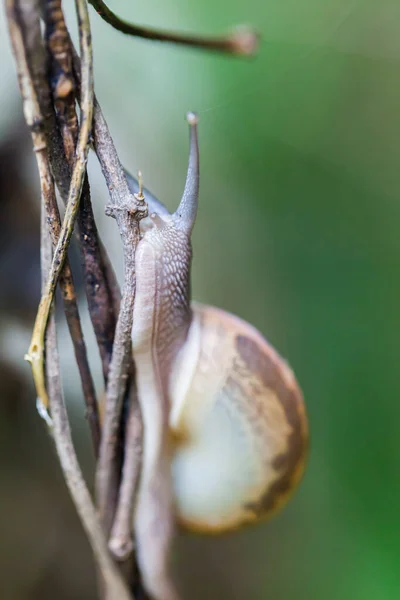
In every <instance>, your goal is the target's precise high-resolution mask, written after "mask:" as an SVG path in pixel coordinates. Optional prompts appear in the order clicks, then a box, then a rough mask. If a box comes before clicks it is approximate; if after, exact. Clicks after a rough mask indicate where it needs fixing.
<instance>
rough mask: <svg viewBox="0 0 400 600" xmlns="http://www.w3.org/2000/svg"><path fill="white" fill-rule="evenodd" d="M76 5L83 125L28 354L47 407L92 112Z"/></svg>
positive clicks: (85, 31) (83, 16)
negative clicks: (58, 295) (60, 290)
mask: <svg viewBox="0 0 400 600" xmlns="http://www.w3.org/2000/svg"><path fill="white" fill-rule="evenodd" d="M76 6H77V12H78V20H79V30H80V36H79V38H80V47H81V54H82V86H81V89H82V108H81V111H82V115H81V128H80V132H79V141H78V146H77V151H76V161H75V165H74V170H73V173H72V178H71V186H70V191H69V196H68V202H67V207H66V211H65V217H64V221H63V224H62V228H61V232H60V237H59V239H58V242H57V246H56V248H55V250H54V256H53V262H52V266H51V269H50V272H49V278H48V281H47V284H46V286H45V289H44V292H43V294H42V298H41V301H40V304H39V309H38V314H37V317H36V321H35V325H34V329H33V334H32V340H31V344H30V347H29V350H28V353H27V357H26V358H27V360H29V362H30V363H31V365H32V373H33V378H34V381H35V386H36V392H37V395H38V398H39V400H40V402H41V403H42V405H43V406H44V407H45V408H46V409H47V407H48V395H47V391H46V385H45V378H44V335H45V331H46V326H47V320H48V317H49V313H50V308H51V304H52V301H53V297H54V293H55V289H56V285H57V282H58V278H59V276H60V273H61V270H62V268H63V266H64V261H65V257H66V254H67V250H68V246H69V242H70V239H71V236H72V233H73V229H74V224H75V218H76V214H77V211H78V208H79V200H80V195H81V190H82V184H83V179H84V175H85V172H86V161H87V154H88V142H89V134H90V129H91V124H92V114H93V61H92V46H91V38H90V23H89V16H88V13H87V5H86V2H85V0H76Z"/></svg>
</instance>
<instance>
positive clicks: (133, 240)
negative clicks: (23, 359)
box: [73, 53, 147, 533]
mask: <svg viewBox="0 0 400 600" xmlns="http://www.w3.org/2000/svg"><path fill="white" fill-rule="evenodd" d="M73 64H74V73H75V78H76V81H77V83H78V85H79V81H80V80H79V71H80V69H79V58H78V57H77V55H76V53H74V61H73ZM93 145H94V149H95V152H96V154H97V157H98V159H99V162H100V166H101V169H102V172H103V175H104V178H105V180H106V184H107V188H108V190H109V194H110V200H111V203H110V205H109V206H108V207H107V209H106V213H107V214H108V215H109V216H113V217H115V219H116V221H117V225H118V229H119V232H120V235H121V239H122V244H123V251H124V288H123V294H122V299H121V306H120V312H119V316H118V321H117V327H116V331H115V338H114V346H113V354H112V359H111V364H110V371H109V378H108V385H107V398H106V402H105V409H104V421H103V430H102V439H101V444H100V454H99V460H98V464H97V471H96V499H97V505H98V509H99V512H100V516H101V519H102V523H103V526H104V528H105V530H106V532H107V533H108V532H110V529H111V526H112V523H113V520H114V509H115V501H116V494H117V486H118V482H117V472H116V471H117V469H116V460H117V455H118V432H119V428H120V420H121V410H122V402H123V398H124V394H125V392H126V385H127V379H128V376H129V371H130V366H131V364H132V350H131V347H132V345H131V334H132V325H133V306H134V301H135V292H136V279H135V253H136V246H137V244H138V242H139V239H140V233H139V221H140V219H142V218H144V217H146V216H147V205H146V204H145V202H144V198H143V197H141V196H140V195H139V194H132V193H131V192H130V190H129V186H128V182H127V180H126V176H125V172H124V169H123V167H122V165H121V162H120V160H119V157H118V154H117V151H116V149H115V145H114V142H113V139H112V137H111V135H110V132H109V130H108V126H107V123H106V121H105V119H104V116H103V113H102V111H101V109H100V106H99V104H98V103H97V101H96V98H95V101H94V118H93Z"/></svg>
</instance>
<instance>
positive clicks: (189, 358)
mask: <svg viewBox="0 0 400 600" xmlns="http://www.w3.org/2000/svg"><path fill="white" fill-rule="evenodd" d="M188 121H189V125H190V154H189V166H188V173H187V178H186V185H185V190H184V194H183V197H182V200H181V202H180V204H179V206H178V209H177V210H176V212H175V213H173V214H169V212H168V211H167V209H166V208H165V207H164V206H163V205H162V204H161V203H160V202H159V201H158V200H157V199H155V198H154V197H153V196H152V195H151V194H150V193H149V192H147V191H146V194H145V198H146V202H147V203H148V207H149V217H148V218H146V219H144V220H143V221H141V240H140V242H139V244H138V247H137V250H136V259H135V270H136V299H135V307H134V318H133V323H134V325H133V334H132V342H133V357H134V361H135V365H136V380H137V389H138V398H139V403H140V408H141V412H142V418H143V425H144V428H143V429H144V440H143V459H142V472H141V477H140V484H139V490H138V497H137V506H136V511H135V519H134V528H135V537H136V542H137V550H138V560H139V566H140V569H141V572H142V576H143V580H144V583H145V586H146V589H147V591H148V592H149V593H150V595H151V596H153V597H154V598H155V599H157V600H173V599H175V598H176V597H177V595H176V593H175V591H174V589H173V588H172V587H171V583H170V580H169V578H168V575H167V573H168V566H167V560H168V553H169V545H170V541H171V538H172V535H173V530H174V526H175V521H177V522H178V523H180V525H181V526H183V527H185V528H187V529H190V530H194V531H198V532H202V533H219V532H223V531H229V530H233V529H237V528H239V527H241V526H243V525H245V524H247V523H251V522H256V521H259V520H260V519H263V518H266V517H268V516H270V515H271V514H273V513H274V512H275V511H276V510H277V509H279V508H280V507H282V506H283V505H284V504H285V502H286V501H287V500H288V498H289V497H290V495H291V493H292V492H293V490H294V489H295V488H296V486H297V484H298V482H299V480H300V478H301V475H302V473H303V470H304V465H305V457H306V453H307V445H308V430H307V420H306V415H305V408H304V402H303V397H302V394H301V391H300V389H299V387H298V384H297V382H296V380H295V377H294V375H293V372H292V371H291V369H290V368H289V366H288V365H287V363H286V362H285V361H284V360H283V359H282V358H281V357H280V356H279V355H278V353H277V352H276V351H275V350H274V349H273V348H272V346H271V345H270V344H269V343H268V342H267V341H266V340H265V339H264V338H263V336H262V335H261V334H260V333H259V332H258V331H257V330H256V329H255V328H254V327H252V326H251V325H249V324H248V323H246V322H245V321H243V320H241V319H239V318H238V317H235V316H234V315H231V314H229V313H227V312H225V311H223V310H220V309H217V308H214V307H211V306H205V305H202V304H198V303H191V301H190V267H191V258H192V251H191V241H190V238H191V232H192V229H193V226H194V222H195V219H196V213H197V203H198V189H199V154H198V141H197V117H196V116H195V115H193V114H190V115H188ZM127 177H128V183H129V186H130V189H131V191H132V192H133V193H136V194H137V193H138V191H139V193H141V190H138V184H137V182H136V181H135V180H134V179H133V178H131V177H130V176H129V174H127ZM149 557H150V558H149Z"/></svg>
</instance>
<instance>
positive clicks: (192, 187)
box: [174, 112, 200, 232]
mask: <svg viewBox="0 0 400 600" xmlns="http://www.w3.org/2000/svg"><path fill="white" fill-rule="evenodd" d="M186 120H187V122H188V123H189V128H190V149H189V164H188V169H187V175H186V183H185V189H184V192H183V195H182V200H181V202H180V204H179V206H178V208H177V210H176V212H175V213H174V219H175V222H176V224H177V226H179V227H181V228H182V229H184V230H185V231H187V232H190V231H191V230H192V229H193V225H194V222H195V220H196V215H197V206H198V202H199V177H200V163H199V141H198V135H197V124H198V122H199V118H198V115H197V114H196V113H194V112H189V113H187V115H186Z"/></svg>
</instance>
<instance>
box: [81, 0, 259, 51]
mask: <svg viewBox="0 0 400 600" xmlns="http://www.w3.org/2000/svg"><path fill="white" fill-rule="evenodd" d="M89 2H90V4H91V5H92V6H93V8H94V9H95V10H96V12H97V13H98V14H99V15H100V16H101V17H102V18H103V19H104V20H105V21H106V22H107V23H108V24H109V25H111V26H112V27H114V29H117V30H118V31H121V32H122V33H125V34H127V35H133V36H135V37H140V38H144V39H147V40H153V41H157V42H169V43H172V44H180V45H182V46H189V47H193V48H202V49H203V50H211V51H213V52H224V53H226V54H234V55H237V56H251V55H253V54H254V53H255V51H256V50H257V46H258V35H257V33H256V32H255V31H254V30H253V29H252V28H251V27H247V26H244V25H241V26H239V27H237V28H236V29H235V30H234V31H233V32H232V33H231V34H229V35H226V36H221V37H208V38H207V37H202V36H198V35H188V34H187V35H185V34H182V33H174V32H171V31H158V30H156V29H150V28H149V27H140V26H139V25H135V24H133V23H128V22H127V21H123V20H122V19H120V18H119V17H118V16H117V15H116V14H115V13H113V12H112V10H110V9H109V8H108V6H107V5H106V4H105V3H104V2H103V0H89Z"/></svg>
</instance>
